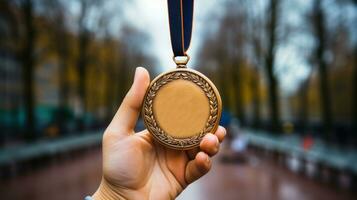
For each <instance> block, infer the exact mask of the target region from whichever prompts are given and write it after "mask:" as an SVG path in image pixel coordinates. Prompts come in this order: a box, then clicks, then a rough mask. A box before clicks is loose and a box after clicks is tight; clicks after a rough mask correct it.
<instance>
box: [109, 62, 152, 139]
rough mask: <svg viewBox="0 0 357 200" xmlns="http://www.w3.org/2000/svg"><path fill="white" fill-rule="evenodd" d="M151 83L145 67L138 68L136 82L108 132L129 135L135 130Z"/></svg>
mask: <svg viewBox="0 0 357 200" xmlns="http://www.w3.org/2000/svg"><path fill="white" fill-rule="evenodd" d="M149 83H150V77H149V73H148V71H147V70H146V69H145V68H143V67H137V68H136V70H135V76H134V82H133V84H132V86H131V88H130V90H129V92H128V93H127V94H126V96H125V98H124V99H123V102H122V104H121V105H120V107H119V109H118V111H117V112H116V114H115V116H114V118H113V119H112V121H111V123H110V124H109V126H108V128H107V131H109V132H110V133H116V134H122V135H129V134H130V133H131V132H132V131H133V130H134V127H135V124H136V121H137V120H138V116H139V114H140V110H141V104H142V102H143V99H144V96H145V93H146V89H147V88H148V86H149Z"/></svg>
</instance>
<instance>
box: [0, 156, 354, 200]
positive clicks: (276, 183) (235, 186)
mask: <svg viewBox="0 0 357 200" xmlns="http://www.w3.org/2000/svg"><path fill="white" fill-rule="evenodd" d="M100 171H101V153H100V150H99V149H94V150H89V151H85V152H82V153H81V154H80V155H75V156H73V155H72V156H71V157H66V158H64V159H63V158H59V159H56V160H54V161H51V163H48V164H47V165H46V166H45V167H42V168H40V169H36V170H34V171H32V172H27V173H26V174H27V175H20V176H17V177H15V178H13V179H10V180H6V181H4V180H3V181H0V197H1V199H9V200H12V199H18V200H22V199H23V200H25V199H26V200H30V199H36V200H45V199H46V200H47V199H54V200H56V199H58V200H63V199H66V200H67V199H83V197H84V196H86V195H88V194H92V193H93V192H94V191H95V189H96V188H97V186H98V184H99V181H100V177H101V174H100ZM352 197H353V196H352V194H350V193H348V192H347V191H344V190H341V189H336V188H333V187H332V186H329V185H327V184H324V183H319V182H317V181H315V180H311V179H308V178H306V177H304V176H301V175H296V174H294V173H292V172H290V171H288V170H286V169H285V168H283V167H282V166H279V165H277V164H276V163H274V162H271V161H270V160H266V159H261V158H258V157H257V156H255V155H250V156H249V157H248V160H247V161H246V162H243V163H242V162H240V163H222V162H221V161H220V157H219V156H218V157H216V158H215V159H214V164H213V168H212V170H211V171H210V173H209V174H208V175H206V176H205V177H203V178H202V179H200V180H199V181H197V182H195V183H194V184H192V185H190V186H189V187H188V188H187V189H186V190H185V191H184V192H183V193H182V194H181V195H180V196H179V198H178V199H179V200H191V199H205V200H218V199H221V200H236V199H242V200H245V199H247V200H249V199H268V200H269V199H274V200H275V199H289V200H290V199H291V200H301V199H304V200H305V199H324V200H329V199H353V198H352Z"/></svg>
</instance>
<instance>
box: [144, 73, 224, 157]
mask: <svg viewBox="0 0 357 200" xmlns="http://www.w3.org/2000/svg"><path fill="white" fill-rule="evenodd" d="M180 71H181V72H188V73H192V74H195V75H197V76H199V77H200V78H202V79H203V80H204V81H205V82H206V83H208V85H209V86H210V88H211V89H212V90H213V93H214V95H215V97H216V101H217V112H216V114H215V115H212V114H211V113H210V115H209V116H208V118H207V121H206V125H205V127H204V129H205V128H207V124H208V122H209V118H210V117H211V118H213V117H216V120H215V122H214V125H213V127H212V128H211V130H209V131H208V132H202V131H203V130H204V129H203V130H202V131H200V132H199V133H197V134H195V135H193V136H191V137H187V138H175V137H173V136H171V135H169V134H168V133H167V132H166V131H164V130H163V129H162V128H161V127H160V123H159V122H157V121H156V119H155V116H154V114H152V115H153V116H154V117H153V118H150V119H151V120H154V121H155V124H156V127H158V128H160V129H161V130H162V132H163V133H158V132H157V131H154V130H151V128H150V126H149V125H148V123H149V122H147V115H146V113H145V107H146V103H147V96H148V93H149V91H150V90H151V88H152V86H153V85H154V84H155V83H156V82H157V81H158V80H159V79H160V78H162V77H163V76H165V75H167V74H170V73H174V72H180ZM176 80H185V79H182V78H179V79H176ZM187 81H190V82H192V83H194V84H195V85H197V86H199V85H198V84H197V82H194V81H192V80H187ZM169 82H171V81H169ZM169 82H167V83H169ZM167 83H165V84H167ZM165 84H164V85H165ZM162 86H163V85H162ZM162 86H160V87H162ZM199 87H200V89H201V90H202V91H203V92H204V94H205V96H206V97H207V92H205V91H204V90H203V89H202V87H201V86H199ZM158 90H159V89H158ZM153 98H155V97H153ZM207 98H208V97H207ZM153 100H154V99H152V101H151V103H149V105H150V104H151V112H153ZM208 100H209V101H210V99H208ZM221 114H222V100H221V96H220V94H219V91H218V89H217V88H216V86H215V85H214V84H213V83H212V81H211V80H209V79H208V78H207V77H206V76H205V75H204V74H202V73H200V72H198V71H197V70H193V69H188V68H176V69H173V70H170V71H167V72H164V73H161V74H159V75H158V76H157V77H155V78H154V79H153V80H152V81H151V83H150V85H149V87H148V89H147V90H146V93H145V97H144V101H143V106H142V118H143V121H144V125H145V127H146V129H147V130H148V131H149V133H150V134H151V135H152V136H153V138H154V139H155V140H156V141H158V142H159V143H160V144H162V145H164V146H167V147H169V148H172V149H177V150H188V149H192V148H195V147H197V146H199V144H200V142H201V140H202V138H203V137H204V136H205V135H206V134H207V133H212V134H214V133H215V132H216V130H217V129H218V126H219V121H220V119H221ZM201 132H202V133H201ZM161 134H164V135H165V136H166V137H167V138H168V139H170V137H171V138H173V139H174V140H179V141H186V142H187V140H192V141H194V143H193V144H191V145H185V144H184V145H181V144H179V145H175V144H170V143H167V142H165V141H164V140H163V139H160V135H161ZM179 143H180V142H179Z"/></svg>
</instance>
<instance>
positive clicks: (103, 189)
mask: <svg viewBox="0 0 357 200" xmlns="http://www.w3.org/2000/svg"><path fill="white" fill-rule="evenodd" d="M92 198H93V199H94V200H125V198H124V197H123V196H122V195H120V194H119V193H118V192H117V191H116V190H115V189H114V188H112V186H111V185H110V184H108V183H107V182H106V181H105V180H104V179H102V181H101V183H100V185H99V188H98V190H97V191H96V192H95V193H94V194H93V196H92Z"/></svg>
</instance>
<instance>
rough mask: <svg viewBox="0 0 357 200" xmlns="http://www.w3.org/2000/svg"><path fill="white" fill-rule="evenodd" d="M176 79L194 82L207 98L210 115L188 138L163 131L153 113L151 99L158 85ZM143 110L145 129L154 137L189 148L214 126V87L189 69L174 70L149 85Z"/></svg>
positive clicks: (216, 106)
mask: <svg viewBox="0 0 357 200" xmlns="http://www.w3.org/2000/svg"><path fill="white" fill-rule="evenodd" d="M178 79H183V80H188V81H191V82H193V83H195V84H196V85H197V86H199V87H200V88H201V89H202V90H203V91H204V93H205V95H206V96H207V98H208V100H209V107H210V115H209V117H208V119H207V122H206V125H205V127H204V128H203V130H201V131H200V132H199V133H198V134H195V135H194V136H192V137H189V138H174V137H172V136H170V135H168V134H167V133H165V131H164V130H162V129H161V128H160V126H159V125H158V123H157V122H156V120H155V116H154V113H153V100H154V98H155V96H156V93H157V92H158V91H159V89H160V87H162V86H164V85H165V84H167V83H169V82H171V81H174V80H178ZM143 111H144V121H145V124H146V126H147V129H148V130H149V131H150V132H151V133H152V134H153V135H154V137H156V139H158V140H159V141H160V142H163V143H165V144H166V145H169V146H171V147H174V148H181V149H182V148H190V147H193V146H196V145H198V144H199V143H200V141H201V139H202V138H203V137H204V135H205V134H206V133H208V132H211V131H212V129H213V128H214V127H215V124H216V121H217V118H218V101H217V97H216V94H215V92H214V89H213V88H212V87H211V85H210V84H209V83H208V82H207V81H206V80H205V79H204V78H202V77H201V76H199V75H197V74H195V73H192V72H190V71H175V72H171V73H168V74H166V75H164V76H162V77H160V78H159V79H158V80H157V81H156V82H154V83H153V84H152V85H151V87H150V89H149V91H148V93H147V96H146V98H145V101H144V105H143Z"/></svg>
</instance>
